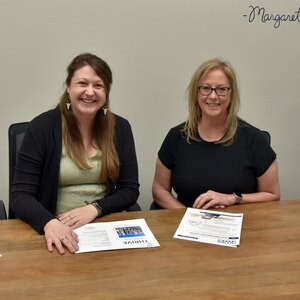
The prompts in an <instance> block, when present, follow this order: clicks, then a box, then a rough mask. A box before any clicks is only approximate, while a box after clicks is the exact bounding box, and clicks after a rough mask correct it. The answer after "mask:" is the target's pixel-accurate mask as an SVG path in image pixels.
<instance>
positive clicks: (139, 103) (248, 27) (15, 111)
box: [0, 0, 300, 209]
mask: <svg viewBox="0 0 300 300" xmlns="http://www.w3.org/2000/svg"><path fill="white" fill-rule="evenodd" d="M250 5H253V6H256V5H258V6H260V7H264V8H265V14H264V16H263V15H262V12H261V14H260V15H257V14H256V15H254V14H251V11H252V9H251V7H249V6H250ZM298 9H299V1H296V0H295V1H293V0H286V1H281V0H273V1H254V0H253V1H240V0H226V1H224V0H201V1H200V0H85V1H82V0H0V37H1V47H0V60H1V63H0V65H1V68H0V86H1V98H0V104H1V128H0V140H1V146H0V157H1V168H0V173H1V177H0V178H1V181H0V199H4V200H5V203H6V204H7V199H8V142H7V129H8V127H9V125H10V124H11V123H14V122H20V121H27V120H31V119H32V118H33V117H34V116H36V115H37V114H39V113H41V112H43V111H45V110H48V109H50V108H52V107H54V106H55V105H56V103H57V102H58V98H59V96H60V95H61V93H62V91H63V81H64V79H65V75H66V73H65V69H66V66H67V65H68V63H69V62H70V60H71V59H72V58H73V57H74V56H75V55H77V54H79V53H81V52H86V51H89V52H93V53H95V54H97V55H99V56H100V57H102V58H103V59H105V60H106V61H107V62H108V63H109V64H110V66H111V68H112V70H113V73H114V84H113V88H112V93H111V102H112V108H113V111H114V112H115V113H117V114H120V115H122V116H124V117H125V118H127V119H128V120H129V121H130V123H131V125H132V127H133V132H134V136H135V141H136V149H137V154H138V161H139V171H140V182H141V196H140V199H139V202H140V203H141V205H142V207H143V208H144V209H147V208H148V207H149V204H150V201H151V185H152V178H153V173H154V164H155V159H156V153H157V151H158V149H159V147H160V144H161V142H162V140H163V138H164V136H165V134H166V133H167V131H168V130H169V128H170V127H171V126H174V125H177V124H178V123H180V122H182V121H183V120H185V118H186V115H187V109H186V101H185V90H186V87H187V85H188V83H189V80H190V78H191V76H192V73H193V72H194V70H195V69H196V67H197V66H198V65H199V64H200V63H201V62H203V61H204V60H206V59H208V58H211V57H215V56H220V57H223V58H226V59H228V60H230V61H231V62H232V64H233V65H234V66H235V69H236V71H237V73H238V76H239V79H240V88H241V96H242V109H241V112H240V116H241V117H243V118H244V119H246V120H247V121H248V122H250V123H252V124H253V125H256V126H257V127H260V128H262V129H265V130H268V131H270V133H271V135H272V146H273V148H274V150H275V151H276V153H277V154H278V161H279V168H280V179H281V189H282V198H283V199H291V198H299V197H300V185H299V184H298V179H299V178H300V171H299V170H300V168H299V166H298V162H299V159H298V154H299V153H300V151H299V150H300V136H299V134H298V127H299V120H298V118H299V109H300V104H299V70H300V59H299V57H300V42H299V31H300V23H299V20H298V19H296V21H281V22H280V23H278V21H277V22H276V21H272V20H271V21H266V18H267V17H268V15H269V16H270V14H274V15H276V14H279V15H283V14H284V15H285V16H286V15H290V16H291V17H292V16H294V17H298V15H297V13H296V12H297V11H298ZM267 14H268V15H267ZM262 18H265V21H266V22H263V20H262ZM298 18H299V17H298ZM278 25H279V26H278Z"/></svg>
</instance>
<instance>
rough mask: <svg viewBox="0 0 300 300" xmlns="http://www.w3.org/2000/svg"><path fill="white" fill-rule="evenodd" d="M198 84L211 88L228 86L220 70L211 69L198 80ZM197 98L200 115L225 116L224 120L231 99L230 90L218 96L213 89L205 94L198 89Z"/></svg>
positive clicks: (226, 79) (225, 77)
mask: <svg viewBox="0 0 300 300" xmlns="http://www.w3.org/2000/svg"><path fill="white" fill-rule="evenodd" d="M199 86H202V87H208V88H213V89H215V88H225V87H228V88H229V87H230V83H229V80H228V78H227V76H226V75H225V73H224V72H223V71H222V70H220V69H213V70H211V71H210V72H208V74H207V75H206V76H205V77H204V78H203V79H202V80H201V81H200V82H199ZM197 99H198V104H199V106H200V108H201V111H202V117H204V118H205V117H210V118H211V117H214V118H220V119H221V118H225V120H226V118H227V115H228V107H229V105H230V101H231V90H229V91H228V94H227V95H225V96H219V95H218V94H217V93H216V91H215V90H213V91H212V92H211V93H210V94H209V95H206V96H205V95H202V94H201V93H200V92H199V91H198V95H197Z"/></svg>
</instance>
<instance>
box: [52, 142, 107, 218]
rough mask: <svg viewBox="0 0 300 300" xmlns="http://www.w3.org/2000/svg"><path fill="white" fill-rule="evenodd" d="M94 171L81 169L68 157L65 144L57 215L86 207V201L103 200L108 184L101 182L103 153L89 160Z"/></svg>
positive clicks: (98, 152)
mask: <svg viewBox="0 0 300 300" xmlns="http://www.w3.org/2000/svg"><path fill="white" fill-rule="evenodd" d="M87 160H88V162H89V164H90V166H91V167H92V169H89V170H82V169H80V168H79V167H78V166H77V165H76V164H74V162H73V161H72V159H71V158H70V157H69V156H68V154H67V152H66V149H65V146H64V144H63V145H62V154H61V160H60V170H59V188H58V198H57V208H56V214H57V215H59V214H61V213H63V212H66V211H69V210H71V209H74V208H76V207H81V206H84V205H86V203H85V201H88V202H92V201H94V200H96V199H102V198H103V197H104V196H105V195H106V193H107V184H106V183H104V182H100V173H101V168H102V160H101V151H100V150H98V151H97V153H96V155H95V156H93V157H88V158H87Z"/></svg>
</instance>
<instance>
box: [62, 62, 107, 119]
mask: <svg viewBox="0 0 300 300" xmlns="http://www.w3.org/2000/svg"><path fill="white" fill-rule="evenodd" d="M67 92H68V93H69V97H70V101H71V107H72V112H73V114H74V116H75V117H76V118H77V119H78V118H82V117H86V116H89V117H91V118H93V117H94V116H95V115H96V113H97V111H98V110H99V109H100V108H101V107H102V106H103V105H104V104H105V103H106V87H105V84H104V82H103V80H102V79H101V78H100V77H99V76H98V75H97V74H96V72H95V71H94V69H93V68H92V67H91V66H89V65H87V66H84V67H82V68H79V69H78V70H76V71H75V72H74V75H73V77H72V79H71V81H70V85H69V86H68V87H67Z"/></svg>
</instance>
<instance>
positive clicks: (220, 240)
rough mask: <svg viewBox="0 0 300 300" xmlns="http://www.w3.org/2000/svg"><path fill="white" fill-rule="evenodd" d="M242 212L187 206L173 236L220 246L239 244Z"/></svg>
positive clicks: (235, 245)
mask: <svg viewBox="0 0 300 300" xmlns="http://www.w3.org/2000/svg"><path fill="white" fill-rule="evenodd" d="M242 222H243V214H242V213H226V212H221V211H211V210H202V209H196V208H190V207H189V208H187V210H186V212H185V214H184V216H183V218H182V220H181V222H180V224H179V226H178V228H177V230H176V233H175V235H174V238H177V239H184V240H190V241H195V242H202V243H209V244H215V245H221V246H229V247H237V246H239V244H240V237H241V229H242Z"/></svg>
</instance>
